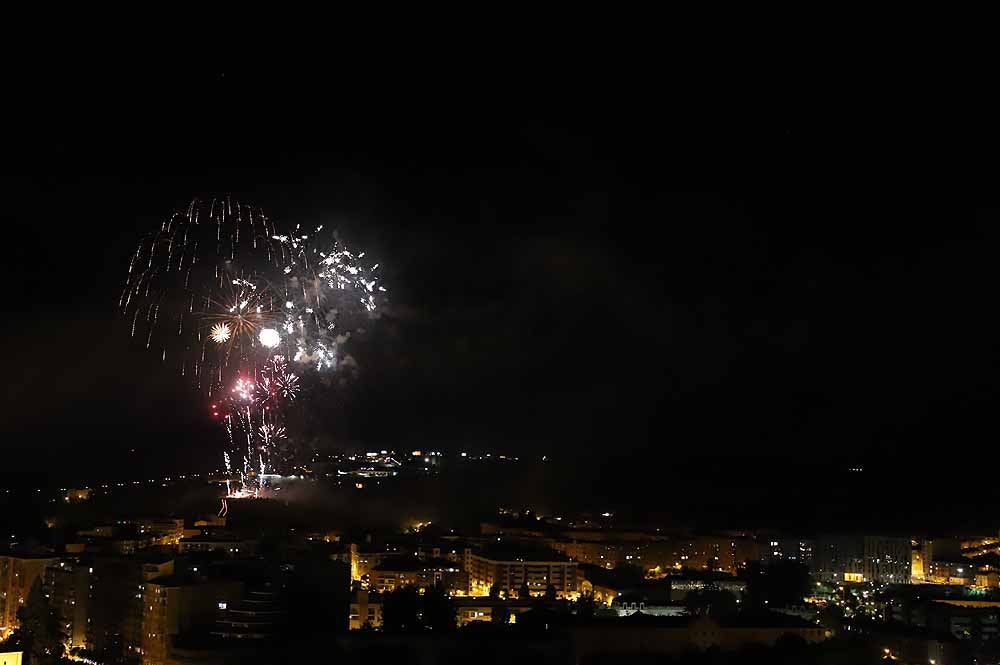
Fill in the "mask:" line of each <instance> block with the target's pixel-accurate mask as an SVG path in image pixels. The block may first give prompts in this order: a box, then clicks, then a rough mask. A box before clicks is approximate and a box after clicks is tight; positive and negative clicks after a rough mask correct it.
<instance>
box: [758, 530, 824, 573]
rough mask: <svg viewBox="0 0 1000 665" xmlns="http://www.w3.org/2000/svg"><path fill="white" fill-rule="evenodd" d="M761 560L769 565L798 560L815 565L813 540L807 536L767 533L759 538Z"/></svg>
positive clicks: (810, 565)
mask: <svg viewBox="0 0 1000 665" xmlns="http://www.w3.org/2000/svg"><path fill="white" fill-rule="evenodd" d="M758 545H759V548H760V550H759V551H760V561H761V563H763V564H765V565H767V564H770V563H774V562H776V561H798V562H799V563H801V564H803V565H804V566H806V567H808V568H810V569H811V568H812V567H813V549H814V547H815V544H814V543H813V541H811V540H808V539H805V538H792V537H788V536H776V535H765V536H762V537H761V538H760V540H759V543H758Z"/></svg>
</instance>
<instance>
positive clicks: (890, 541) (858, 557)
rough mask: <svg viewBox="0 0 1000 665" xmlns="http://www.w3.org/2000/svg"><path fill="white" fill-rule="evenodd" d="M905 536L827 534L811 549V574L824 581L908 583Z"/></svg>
mask: <svg viewBox="0 0 1000 665" xmlns="http://www.w3.org/2000/svg"><path fill="white" fill-rule="evenodd" d="M911 556H912V545H911V542H910V539H909V538H897V537H886V536H855V535H827V536H823V537H821V538H820V539H819V540H818V542H817V544H816V551H815V552H814V560H815V564H814V573H815V575H816V576H817V578H818V579H820V580H822V581H824V582H872V583H876V584H909V582H910V567H911Z"/></svg>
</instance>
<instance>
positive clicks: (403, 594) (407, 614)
mask: <svg viewBox="0 0 1000 665" xmlns="http://www.w3.org/2000/svg"><path fill="white" fill-rule="evenodd" d="M419 611H420V597H419V596H418V594H417V590H416V589H415V588H413V587H410V586H408V587H402V588H399V589H396V590H394V591H390V592H389V593H386V594H383V595H382V629H383V630H385V631H386V632H389V633H401V632H406V631H410V630H415V629H416V628H417V627H418V626H419V623H418V620H417V614H418V613H419Z"/></svg>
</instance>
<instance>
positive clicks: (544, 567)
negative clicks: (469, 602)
mask: <svg viewBox="0 0 1000 665" xmlns="http://www.w3.org/2000/svg"><path fill="white" fill-rule="evenodd" d="M470 558H471V562H470V569H469V571H468V573H469V587H470V593H472V594H474V595H487V594H488V593H489V591H490V587H492V586H493V585H496V586H497V587H498V589H499V590H500V591H504V592H506V593H507V595H508V596H512V595H516V594H517V593H518V592H519V591H520V589H521V587H522V586H523V585H525V584H527V586H528V590H529V592H531V593H532V594H542V593H544V592H545V590H546V589H547V588H548V587H549V585H551V586H552V587H554V588H555V590H556V593H557V594H559V595H560V596H566V595H576V594H577V593H578V588H577V582H576V562H575V561H569V560H567V559H566V557H565V556H563V555H561V554H559V553H558V552H554V551H551V550H549V551H544V550H543V551H530V552H529V551H523V552H519V551H515V550H504V549H501V548H491V549H488V550H486V551H485V552H482V553H474V554H472V556H471V557H470Z"/></svg>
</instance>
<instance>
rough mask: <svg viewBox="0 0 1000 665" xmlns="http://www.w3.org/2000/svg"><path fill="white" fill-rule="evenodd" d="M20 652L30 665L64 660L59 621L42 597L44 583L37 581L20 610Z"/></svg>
mask: <svg viewBox="0 0 1000 665" xmlns="http://www.w3.org/2000/svg"><path fill="white" fill-rule="evenodd" d="M17 619H18V621H19V623H20V625H19V627H18V631H19V632H20V635H19V640H20V643H21V649H22V650H23V651H26V652H27V653H28V654H29V657H30V660H29V662H30V663H31V665H55V664H56V663H58V662H59V661H60V660H62V657H63V651H64V647H63V637H64V636H63V633H62V630H61V626H60V621H59V618H58V617H57V616H56V614H55V612H53V611H52V609H51V608H50V607H49V602H48V600H47V599H46V598H45V594H44V593H42V580H41V579H40V578H39V579H36V580H35V582H34V584H32V585H31V591H29V592H28V597H27V598H26V599H25V601H24V605H23V606H21V608H20V609H18V610H17Z"/></svg>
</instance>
